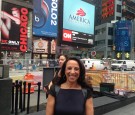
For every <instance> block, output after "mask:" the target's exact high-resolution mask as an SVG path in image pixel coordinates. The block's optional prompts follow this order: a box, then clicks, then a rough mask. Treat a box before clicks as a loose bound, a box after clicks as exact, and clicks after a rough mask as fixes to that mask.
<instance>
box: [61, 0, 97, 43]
mask: <svg viewBox="0 0 135 115" xmlns="http://www.w3.org/2000/svg"><path fill="white" fill-rule="evenodd" d="M94 18H95V6H93V5H91V4H89V3H87V2H84V1H82V0H74V1H73V0H64V2H63V37H62V40H63V41H68V42H76V43H83V44H93V39H92V38H91V36H92V35H94Z"/></svg>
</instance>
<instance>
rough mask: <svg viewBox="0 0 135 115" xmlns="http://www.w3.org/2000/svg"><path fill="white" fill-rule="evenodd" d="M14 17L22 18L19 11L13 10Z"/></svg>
mask: <svg viewBox="0 0 135 115" xmlns="http://www.w3.org/2000/svg"><path fill="white" fill-rule="evenodd" d="M12 15H13V16H14V17H17V18H20V13H19V11H17V10H13V11H12Z"/></svg>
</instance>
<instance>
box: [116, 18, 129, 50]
mask: <svg viewBox="0 0 135 115" xmlns="http://www.w3.org/2000/svg"><path fill="white" fill-rule="evenodd" d="M131 30H132V24H131V21H124V20H123V21H119V22H116V24H115V47H116V48H115V49H116V51H127V52H129V51H130V50H131Z"/></svg>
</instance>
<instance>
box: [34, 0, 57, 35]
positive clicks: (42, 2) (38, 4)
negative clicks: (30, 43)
mask: <svg viewBox="0 0 135 115" xmlns="http://www.w3.org/2000/svg"><path fill="white" fill-rule="evenodd" d="M33 4H34V15H33V34H34V35H38V36H49V37H57V31H58V30H57V26H58V22H57V19H58V1H57V0H33Z"/></svg>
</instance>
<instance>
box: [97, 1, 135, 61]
mask: <svg viewBox="0 0 135 115" xmlns="http://www.w3.org/2000/svg"><path fill="white" fill-rule="evenodd" d="M134 6H135V2H134V0H102V15H101V17H102V19H101V25H99V26H96V27H95V49H98V47H99V46H103V47H106V48H101V49H100V50H101V51H100V52H99V51H97V52H98V53H100V54H101V52H102V55H103V57H105V58H107V57H109V56H110V54H111V57H112V58H117V53H116V52H115V51H114V50H115V45H114V40H115V31H114V30H115V23H116V22H117V21H120V20H130V21H131V23H132V35H131V41H132V43H131V50H130V52H129V55H130V56H129V58H128V59H133V58H134V56H133V47H134V39H135V36H134V19H135V17H134V16H135V9H134ZM105 33H106V34H105ZM110 33H111V35H110ZM101 40H102V41H101ZM107 41H109V42H107ZM109 49H110V51H109V52H108V51H107V50H109ZM110 52H112V53H110ZM122 57H123V58H124V56H122Z"/></svg>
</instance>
